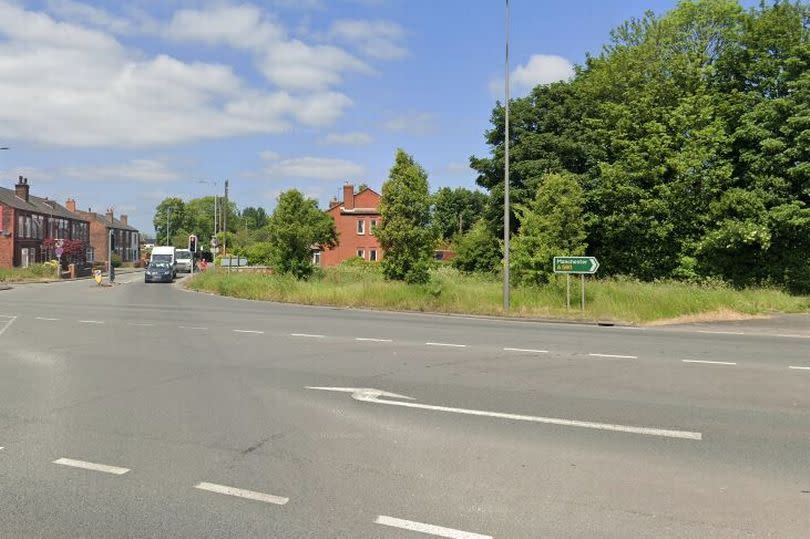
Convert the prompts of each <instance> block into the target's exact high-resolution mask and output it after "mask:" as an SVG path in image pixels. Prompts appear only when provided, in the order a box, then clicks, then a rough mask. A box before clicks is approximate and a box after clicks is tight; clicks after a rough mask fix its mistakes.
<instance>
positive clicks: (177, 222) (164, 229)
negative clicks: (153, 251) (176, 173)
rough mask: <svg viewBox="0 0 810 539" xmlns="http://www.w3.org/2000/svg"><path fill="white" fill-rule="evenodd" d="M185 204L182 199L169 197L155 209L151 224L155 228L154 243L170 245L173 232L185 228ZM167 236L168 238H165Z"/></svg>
mask: <svg viewBox="0 0 810 539" xmlns="http://www.w3.org/2000/svg"><path fill="white" fill-rule="evenodd" d="M185 223H186V204H185V202H183V199H181V198H178V197H169V198H166V199H163V201H162V202H161V203H160V204H158V206H157V208H155V217H154V219H153V220H152V224H154V226H155V233H156V234H155V241H156V242H157V244H158V245H172V238H173V237H174V234H175V232H177V231H178V230H179V229H181V228H182V227H184V226H185ZM167 234H168V236H167Z"/></svg>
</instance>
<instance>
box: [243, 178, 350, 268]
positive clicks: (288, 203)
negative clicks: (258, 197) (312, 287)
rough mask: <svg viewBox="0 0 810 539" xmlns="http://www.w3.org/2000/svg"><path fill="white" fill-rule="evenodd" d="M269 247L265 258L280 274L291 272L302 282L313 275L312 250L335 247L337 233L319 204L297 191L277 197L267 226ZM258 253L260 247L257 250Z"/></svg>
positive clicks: (290, 191) (331, 221) (332, 221)
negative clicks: (316, 247)
mask: <svg viewBox="0 0 810 539" xmlns="http://www.w3.org/2000/svg"><path fill="white" fill-rule="evenodd" d="M267 230H268V235H269V246H267V247H266V249H265V253H268V254H269V256H266V254H265V255H261V254H260V253H259V254H258V255H256V253H254V256H264V257H266V259H269V260H268V261H269V262H270V265H271V266H272V267H273V269H274V270H275V271H277V272H279V273H290V274H292V275H294V276H295V277H297V278H299V279H301V278H306V277H309V276H310V275H311V274H312V249H313V247H315V246H322V247H334V246H335V245H337V232H336V230H335V222H334V220H333V219H332V218H331V217H330V216H329V215H327V214H326V213H324V212H322V211H321V210H320V209H318V202H317V201H316V200H314V199H311V198H306V197H305V196H304V195H303V194H302V193H301V192H300V191H298V190H297V189H290V190H289V191H285V192H283V193H281V194H280V195H279V197H278V203H277V204H276V208H275V210H273V214H272V215H271V216H270V219H269V222H268V224H267ZM254 251H258V248H254Z"/></svg>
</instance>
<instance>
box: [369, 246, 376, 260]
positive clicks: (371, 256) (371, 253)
mask: <svg viewBox="0 0 810 539" xmlns="http://www.w3.org/2000/svg"><path fill="white" fill-rule="evenodd" d="M368 259H369V261H371V262H376V261H377V249H369V250H368Z"/></svg>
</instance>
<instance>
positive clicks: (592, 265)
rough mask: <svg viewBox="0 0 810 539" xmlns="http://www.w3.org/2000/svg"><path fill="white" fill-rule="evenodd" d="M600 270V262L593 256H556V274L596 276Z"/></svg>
mask: <svg viewBox="0 0 810 539" xmlns="http://www.w3.org/2000/svg"><path fill="white" fill-rule="evenodd" d="M598 269H599V261H598V260H596V257H593V256H555V257H554V273H577V274H579V273H588V274H594V273H596V270H598Z"/></svg>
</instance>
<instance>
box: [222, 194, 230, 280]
mask: <svg viewBox="0 0 810 539" xmlns="http://www.w3.org/2000/svg"><path fill="white" fill-rule="evenodd" d="M224 202H225V204H224V205H223V208H222V256H225V252H226V251H227V249H228V247H227V243H228V240H227V236H228V180H225V199H224ZM228 269H230V266H229V267H228Z"/></svg>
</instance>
